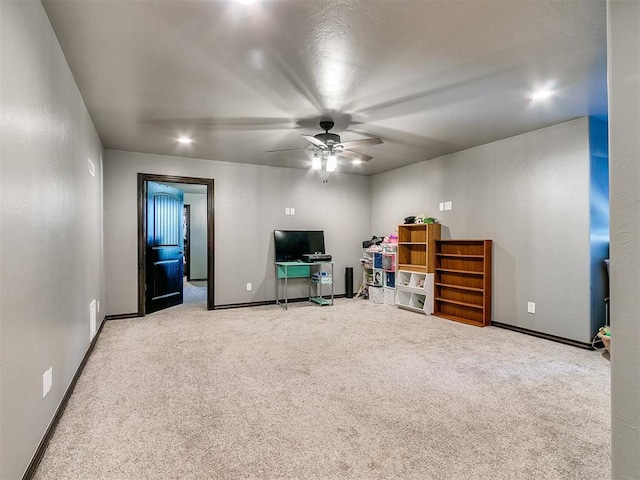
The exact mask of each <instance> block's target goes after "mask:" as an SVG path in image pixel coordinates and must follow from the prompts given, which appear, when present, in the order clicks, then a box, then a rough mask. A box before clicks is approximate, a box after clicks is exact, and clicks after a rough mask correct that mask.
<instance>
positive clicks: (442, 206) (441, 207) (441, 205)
mask: <svg viewBox="0 0 640 480" xmlns="http://www.w3.org/2000/svg"><path fill="white" fill-rule="evenodd" d="M439 209H440V211H441V212H444V202H440V204H439Z"/></svg>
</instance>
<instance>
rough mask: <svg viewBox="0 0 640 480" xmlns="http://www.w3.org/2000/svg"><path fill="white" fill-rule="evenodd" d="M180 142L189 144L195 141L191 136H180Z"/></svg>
mask: <svg viewBox="0 0 640 480" xmlns="http://www.w3.org/2000/svg"><path fill="white" fill-rule="evenodd" d="M178 143H184V144H189V143H193V140H191V139H190V138H189V137H178Z"/></svg>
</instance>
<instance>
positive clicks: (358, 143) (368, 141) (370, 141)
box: [334, 137, 383, 148]
mask: <svg viewBox="0 0 640 480" xmlns="http://www.w3.org/2000/svg"><path fill="white" fill-rule="evenodd" d="M381 143H383V141H382V139H380V138H377V137H376V138H363V139H362V140H351V141H350V142H342V143H336V144H335V145H334V147H342V148H359V147H366V146H368V145H380V144H381Z"/></svg>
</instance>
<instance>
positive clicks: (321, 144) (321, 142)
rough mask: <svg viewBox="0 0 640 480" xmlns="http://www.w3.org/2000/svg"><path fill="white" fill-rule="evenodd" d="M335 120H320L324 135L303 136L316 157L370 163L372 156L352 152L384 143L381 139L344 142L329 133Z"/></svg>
mask: <svg viewBox="0 0 640 480" xmlns="http://www.w3.org/2000/svg"><path fill="white" fill-rule="evenodd" d="M333 125H334V123H333V120H332V119H330V118H323V119H322V120H320V128H321V129H322V130H324V133H318V134H317V135H302V136H303V137H304V139H305V140H307V141H308V142H310V143H311V144H313V147H312V148H313V150H314V153H315V157H316V158H319V159H322V158H329V157H332V156H333V157H346V158H350V159H351V160H352V161H354V162H356V163H358V162H368V161H369V160H371V159H372V158H373V157H372V156H370V155H366V154H364V153H360V152H356V151H355V150H352V148H359V147H366V146H369V145H379V144H381V143H383V142H382V139H380V138H377V137H375V138H363V139H361V140H352V141H350V142H342V141H341V140H340V135H338V134H336V133H329V130H331V129H332V128H333ZM303 150H307V148H289V149H285V150H269V152H270V153H273V152H293V151H303Z"/></svg>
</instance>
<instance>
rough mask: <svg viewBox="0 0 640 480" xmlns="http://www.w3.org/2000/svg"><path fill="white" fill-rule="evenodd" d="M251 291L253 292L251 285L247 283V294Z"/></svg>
mask: <svg viewBox="0 0 640 480" xmlns="http://www.w3.org/2000/svg"><path fill="white" fill-rule="evenodd" d="M250 291H251V284H250V283H247V292H250Z"/></svg>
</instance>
